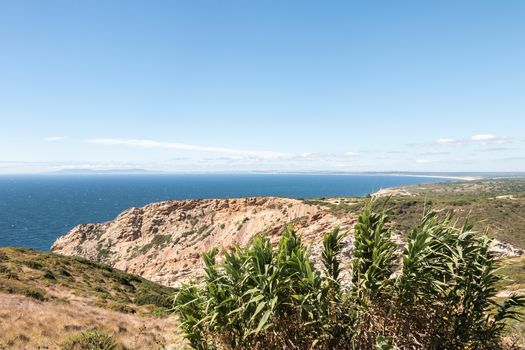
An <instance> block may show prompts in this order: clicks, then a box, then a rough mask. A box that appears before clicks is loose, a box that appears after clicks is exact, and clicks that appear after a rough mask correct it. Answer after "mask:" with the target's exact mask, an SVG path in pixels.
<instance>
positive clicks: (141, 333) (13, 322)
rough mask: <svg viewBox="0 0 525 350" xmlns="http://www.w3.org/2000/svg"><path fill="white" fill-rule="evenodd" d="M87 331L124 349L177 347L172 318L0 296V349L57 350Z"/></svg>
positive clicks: (6, 295) (79, 304)
mask: <svg viewBox="0 0 525 350" xmlns="http://www.w3.org/2000/svg"><path fill="white" fill-rule="evenodd" d="M91 328H99V329H102V330H104V331H106V332H107V333H108V334H111V335H113V336H114V337H115V338H116V339H117V340H118V341H119V342H120V343H121V344H122V345H123V346H124V348H125V349H163V348H164V347H163V346H164V345H166V346H171V348H175V347H174V346H175V345H177V344H179V343H180V337H179V336H178V335H177V329H178V327H177V321H176V319H175V318H174V317H168V318H162V319H160V318H152V317H145V316H139V315H133V314H123V313H120V312H117V311H111V310H106V309H102V308H99V307H96V306H90V305H86V304H85V303H84V302H81V301H71V302H60V301H48V302H40V301H38V300H34V299H31V298H28V297H24V296H21V295H10V294H4V293H0V349H13V350H15V349H16V350H22V349H27V350H32V349H59V347H58V344H60V343H61V342H63V341H64V340H65V339H66V338H67V337H68V336H71V335H73V334H75V333H78V332H80V331H85V330H88V329H91Z"/></svg>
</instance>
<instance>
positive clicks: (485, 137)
mask: <svg viewBox="0 0 525 350" xmlns="http://www.w3.org/2000/svg"><path fill="white" fill-rule="evenodd" d="M495 139H496V136H494V135H491V134H478V135H474V136H471V137H470V140H471V141H492V140H495Z"/></svg>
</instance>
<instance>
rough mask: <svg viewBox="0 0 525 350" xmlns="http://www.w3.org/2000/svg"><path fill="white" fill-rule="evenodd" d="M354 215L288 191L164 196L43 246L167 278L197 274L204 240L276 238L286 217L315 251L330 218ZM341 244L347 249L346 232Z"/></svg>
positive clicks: (212, 243) (342, 222) (172, 281)
mask: <svg viewBox="0 0 525 350" xmlns="http://www.w3.org/2000/svg"><path fill="white" fill-rule="evenodd" d="M355 219H356V217H355V215H346V216H344V217H336V216H335V215H334V214H332V213H331V212H330V211H328V210H326V208H324V207H320V206H317V205H311V204H305V203H304V202H303V201H300V200H295V199H288V198H277V197H252V198H236V199H207V200H183V201H166V202H159V203H153V204H150V205H147V206H145V207H143V208H131V209H128V210H126V211H124V212H123V213H121V214H120V215H119V216H118V217H117V218H116V219H115V220H113V221H110V222H106V223H102V224H84V225H79V226H77V227H75V228H74V229H73V230H71V231H70V232H69V233H68V234H66V235H65V236H62V237H60V238H59V239H57V241H56V242H55V243H54V244H53V246H52V247H51V250H52V251H53V252H55V253H59V254H63V255H79V256H83V257H86V258H88V259H91V260H95V261H100V262H104V263H107V264H109V265H111V266H114V267H116V268H118V269H121V270H124V271H128V272H131V273H135V274H138V275H141V276H143V277H145V278H147V279H150V280H153V281H156V282H160V283H162V284H165V285H170V286H173V285H177V284H178V282H180V281H183V280H187V279H190V278H194V277H197V276H198V275H199V274H200V270H201V269H200V267H202V262H201V258H200V254H201V252H203V251H205V250H209V249H210V248H211V247H223V248H226V249H227V248H228V247H232V246H233V245H234V244H239V245H245V244H248V243H249V242H250V240H251V239H252V238H253V237H254V235H256V234H258V233H261V232H266V233H267V234H268V235H269V236H270V238H271V239H272V240H275V241H277V240H278V236H279V234H280V232H281V230H282V228H283V226H285V225H286V224H289V223H293V225H294V227H295V228H296V229H297V230H299V231H300V233H301V234H302V235H303V239H304V241H305V243H308V244H312V245H313V247H312V254H313V255H316V254H317V253H318V251H319V252H320V245H321V240H320V239H319V238H320V237H322V234H323V233H325V232H327V231H329V230H331V229H333V228H335V227H337V226H339V227H341V229H342V230H343V231H346V230H349V229H350V228H351V227H353V224H354V222H355ZM345 246H346V247H347V249H346V250H348V249H350V248H349V247H350V246H351V245H350V242H349V238H347V239H346V242H345ZM345 255H347V256H349V252H346V251H345Z"/></svg>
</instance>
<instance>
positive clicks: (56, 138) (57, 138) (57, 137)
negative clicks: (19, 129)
mask: <svg viewBox="0 0 525 350" xmlns="http://www.w3.org/2000/svg"><path fill="white" fill-rule="evenodd" d="M66 138H67V137H66V136H50V137H44V141H47V142H54V141H61V140H64V139H66Z"/></svg>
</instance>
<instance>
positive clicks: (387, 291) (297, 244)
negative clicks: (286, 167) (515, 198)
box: [175, 203, 525, 350]
mask: <svg viewBox="0 0 525 350" xmlns="http://www.w3.org/2000/svg"><path fill="white" fill-rule="evenodd" d="M376 204H377V203H376ZM374 207H377V205H373V204H370V205H368V206H367V207H366V208H365V209H364V211H363V213H362V214H361V215H360V216H359V219H358V222H357V224H356V226H355V230H354V248H353V254H354V258H353V260H352V264H351V269H350V271H348V272H349V275H350V280H349V281H347V282H348V283H343V282H344V281H343V280H342V279H341V273H342V272H343V270H342V269H341V267H340V253H341V247H342V243H341V240H342V235H340V234H339V231H338V230H334V231H332V232H330V233H328V234H327V235H325V237H324V240H323V251H322V254H321V258H322V263H323V264H322V266H323V270H322V271H319V270H318V269H316V268H315V267H314V264H313V262H312V261H311V259H310V257H309V251H308V249H307V248H306V247H305V246H304V245H303V244H302V242H301V238H300V237H298V236H297V234H296V232H295V231H294V230H293V229H292V228H291V227H288V228H286V230H285V231H284V232H283V235H282V238H281V240H280V242H279V245H278V247H277V248H276V249H274V248H273V247H272V245H271V244H270V241H269V240H268V239H267V238H265V237H264V236H262V235H258V236H257V237H255V238H254V239H253V243H252V245H251V246H250V247H247V248H240V247H236V248H235V250H234V251H233V252H226V251H225V252H223V259H222V262H221V263H217V259H216V256H217V251H216V250H215V249H212V250H211V251H209V252H208V253H206V254H204V256H203V259H204V264H205V269H204V270H205V280H204V281H203V282H204V283H202V284H197V283H192V284H187V285H184V286H182V287H181V289H180V290H179V292H178V293H177V294H176V298H175V305H176V306H175V311H176V313H177V314H178V315H179V318H180V321H181V327H182V329H183V331H184V334H185V337H186V338H187V339H188V340H189V342H190V344H191V346H192V347H193V348H195V349H323V350H324V349H326V350H328V349H435V350H437V349H467V348H468V349H501V348H502V344H501V337H502V335H503V333H504V331H505V327H506V323H505V321H506V320H507V319H519V317H520V313H519V312H518V311H517V310H518V309H519V308H520V307H523V306H525V297H522V296H517V295H511V296H510V297H509V298H507V299H505V300H503V301H499V300H498V299H497V298H496V294H497V291H498V290H497V286H498V283H499V281H500V280H501V278H500V276H499V275H497V273H496V270H497V268H498V263H497V260H496V259H495V257H494V256H493V255H492V254H491V253H490V252H489V249H488V248H489V244H490V241H489V239H488V238H486V237H484V236H480V235H478V234H476V233H475V232H473V231H472V227H471V226H470V225H468V224H465V225H463V226H461V227H457V226H456V225H455V224H454V223H453V222H452V221H451V217H450V216H449V217H446V218H444V219H443V218H442V217H441V218H439V217H438V216H437V215H436V213H435V212H430V211H429V212H426V213H425V215H424V217H423V219H422V220H421V222H420V223H419V224H418V225H417V227H415V228H414V229H412V230H411V232H410V233H409V235H408V239H407V241H406V242H405V244H404V248H403V250H402V253H401V252H398V251H397V249H396V248H395V247H396V245H395V243H394V242H393V241H392V239H391V232H390V224H389V215H387V213H386V212H384V211H382V212H379V213H377V212H374V211H373V210H372V208H374Z"/></svg>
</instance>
